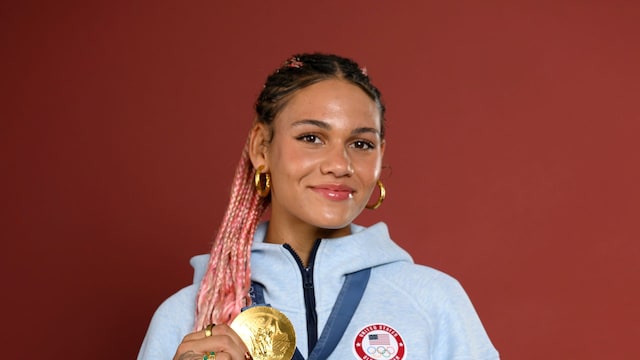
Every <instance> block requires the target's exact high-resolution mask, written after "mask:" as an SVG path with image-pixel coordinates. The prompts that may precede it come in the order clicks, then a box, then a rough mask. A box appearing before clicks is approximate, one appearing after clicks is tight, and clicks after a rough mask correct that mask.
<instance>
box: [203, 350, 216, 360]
mask: <svg viewBox="0 0 640 360" xmlns="http://www.w3.org/2000/svg"><path fill="white" fill-rule="evenodd" d="M202 360H216V352H215V351H212V352H210V353H209V354H204V356H203V357H202Z"/></svg>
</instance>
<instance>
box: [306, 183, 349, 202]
mask: <svg viewBox="0 0 640 360" xmlns="http://www.w3.org/2000/svg"><path fill="white" fill-rule="evenodd" d="M311 189H312V190H313V191H315V192H316V193H318V194H320V195H322V196H323V197H325V198H326V199H329V200H334V201H343V200H349V199H352V198H353V193H354V192H355V191H354V190H353V189H351V188H349V187H346V186H325V185H321V186H314V187H312V188H311Z"/></svg>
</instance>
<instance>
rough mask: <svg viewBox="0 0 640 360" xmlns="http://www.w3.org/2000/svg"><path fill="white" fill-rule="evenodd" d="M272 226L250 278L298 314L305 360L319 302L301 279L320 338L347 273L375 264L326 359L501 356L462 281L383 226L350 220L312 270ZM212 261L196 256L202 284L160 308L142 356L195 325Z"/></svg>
mask: <svg viewBox="0 0 640 360" xmlns="http://www.w3.org/2000/svg"><path fill="white" fill-rule="evenodd" d="M267 226H268V223H262V224H260V226H259V227H258V229H257V230H256V234H255V236H254V242H253V245H252V249H251V269H252V271H251V274H252V275H251V278H252V281H254V282H257V283H260V284H262V285H263V286H264V298H265V302H266V303H268V304H270V305H271V306H273V307H274V308H276V309H278V310H280V311H282V312H283V313H284V314H285V315H286V316H287V317H288V318H289V319H290V320H291V322H292V324H293V326H294V329H295V331H296V340H297V347H298V349H299V351H300V353H301V354H302V355H303V356H304V357H305V358H307V356H308V354H309V351H308V336H307V335H308V326H310V325H309V323H310V324H313V323H314V321H313V320H312V319H308V317H307V313H308V310H312V311H311V313H313V310H314V309H308V307H309V306H308V305H309V303H310V299H309V297H308V294H307V299H306V300H305V294H304V284H303V281H304V279H303V277H305V276H306V277H307V278H308V280H307V286H309V285H312V290H313V292H312V293H313V299H311V303H313V302H315V313H316V314H317V319H316V321H315V322H316V323H317V327H316V328H317V334H318V336H320V335H321V333H322V330H323V329H324V326H325V324H326V322H327V319H328V317H329V314H330V313H331V310H332V308H333V305H334V303H335V301H336V298H337V296H338V293H339V292H340V290H341V287H342V284H343V283H344V280H345V276H346V275H347V274H350V273H353V272H356V271H359V270H362V269H365V268H371V275H370V278H369V282H368V284H367V287H366V290H365V292H364V294H363V296H362V299H361V301H360V304H359V306H358V308H357V309H356V311H355V313H354V314H353V317H352V319H351V321H350V322H349V324H348V326H347V328H346V330H345V332H344V334H342V337H341V340H340V341H339V343H338V344H337V346H336V348H335V350H334V351H333V352H332V353H331V355H330V356H329V357H328V359H336V360H337V359H340V360H344V359H366V360H369V359H397V360H401V359H421V360H425V359H434V360H435V359H437V360H440V359H442V360H444V359H448V360H449V359H451V360H453V359H456V360H463V359H464V360H471V359H474V360H483V359H487V360H488V359H492V360H493V359H498V353H497V351H496V350H495V349H494V347H493V345H492V344H491V342H490V340H489V338H488V336H487V334H486V332H485V330H484V328H483V326H482V324H481V322H480V319H479V318H478V316H477V314H476V312H475V310H474V308H473V305H472V304H471V302H470V300H469V298H468V297H467V295H466V293H465V292H464V290H463V289H462V287H461V286H460V284H459V283H458V282H457V281H456V280H455V279H453V278H452V277H450V276H448V275H446V274H444V273H442V272H440V271H438V270H435V269H432V268H430V267H426V266H422V265H416V264H414V263H413V260H412V259H411V256H410V255H409V254H408V253H407V252H406V251H404V250H403V249H402V248H400V247H399V246H398V245H397V244H395V243H394V242H393V241H392V240H391V238H390V237H389V233H388V230H387V226H386V225H385V224H384V223H378V224H375V225H373V226H371V227H368V228H365V227H361V226H358V225H352V227H351V230H352V234H351V235H349V236H345V237H341V238H334V239H321V240H319V241H318V242H317V243H316V247H315V248H314V252H313V253H312V255H311V261H310V264H309V266H308V268H307V269H303V268H302V264H301V262H300V260H299V258H298V257H297V255H295V253H294V252H292V250H291V249H290V248H289V247H288V246H286V245H284V246H283V245H281V244H271V243H265V242H264V238H265V235H266V230H267ZM207 262H208V255H199V256H195V257H193V258H192V259H191V265H192V266H193V267H194V269H195V274H194V283H193V284H192V285H190V286H188V287H186V288H184V289H182V290H180V291H178V292H177V293H176V294H174V295H172V296H171V297H169V298H168V299H167V300H165V302H164V303H162V305H160V307H159V308H158V309H157V311H156V313H155V314H154V316H153V318H152V320H151V324H150V326H149V329H148V331H147V334H146V336H145V339H144V341H143V344H142V347H141V349H140V352H139V354H138V360H162V359H172V358H173V356H174V354H175V351H176V349H177V347H178V345H179V344H180V342H181V341H182V338H183V337H184V336H185V335H187V334H188V333H190V332H192V331H193V324H194V321H195V320H194V316H195V299H196V295H197V292H198V287H199V284H200V280H201V279H202V277H203V275H204V271H205V270H206V266H207ZM305 273H306V275H305ZM309 279H311V280H312V284H309ZM311 305H313V304H311ZM312 328H313V326H312ZM312 331H313V330H312Z"/></svg>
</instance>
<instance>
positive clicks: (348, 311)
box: [249, 268, 371, 360]
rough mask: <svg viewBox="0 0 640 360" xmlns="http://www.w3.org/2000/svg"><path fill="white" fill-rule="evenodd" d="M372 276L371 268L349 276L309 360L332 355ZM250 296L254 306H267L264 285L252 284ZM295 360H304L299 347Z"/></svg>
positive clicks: (317, 359) (321, 359) (294, 356)
mask: <svg viewBox="0 0 640 360" xmlns="http://www.w3.org/2000/svg"><path fill="white" fill-rule="evenodd" d="M370 275H371V269H370V268H367V269H363V270H360V271H356V272H354V273H351V274H347V276H346V278H345V280H344V284H342V289H340V293H339V294H338V297H337V299H336V302H335V304H334V305H333V309H332V310H331V314H330V315H329V319H328V320H327V323H326V324H325V326H324V329H323V330H322V334H320V338H319V339H318V342H317V343H316V346H315V347H314V348H313V351H312V352H311V354H309V359H308V360H324V359H326V358H328V357H329V355H331V353H332V352H333V350H334V349H335V348H336V346H337V345H338V343H339V342H340V339H341V338H342V335H344V331H345V330H346V329H347V325H349V322H350V321H351V318H352V317H353V314H354V313H355V311H356V309H357V308H358V305H359V304H360V299H362V295H363V294H364V290H365V289H366V288H367V283H368V282H369V276H370ZM249 295H250V296H251V300H252V302H253V304H265V301H264V286H263V285H262V284H260V283H256V282H251V289H250V290H249ZM265 305H267V306H268V304H265ZM293 360H304V357H303V356H302V354H300V351H299V350H298V348H297V347H296V352H295V354H293Z"/></svg>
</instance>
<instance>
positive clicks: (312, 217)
mask: <svg viewBox="0 0 640 360" xmlns="http://www.w3.org/2000/svg"><path fill="white" fill-rule="evenodd" d="M384 112H385V108H384V105H383V104H382V102H381V99H380V93H379V91H378V90H377V89H376V87H374V86H373V85H372V84H371V83H370V81H369V77H368V76H367V74H366V71H365V70H364V69H361V68H360V67H359V66H358V65H357V64H356V63H355V62H353V61H351V60H349V59H346V58H342V57H339V56H335V55H324V54H302V55H297V56H294V57H292V58H290V59H289V60H287V61H286V62H285V63H284V64H283V65H282V66H281V67H280V68H279V69H278V70H276V71H275V72H274V73H273V74H272V75H271V76H269V78H268V79H267V82H266V84H265V87H264V89H263V91H262V93H261V94H260V96H259V98H258V100H257V102H256V113H257V114H256V121H255V123H254V126H253V128H252V130H251V132H250V135H249V139H248V142H247V146H246V148H245V150H244V152H243V156H242V159H241V161H240V164H239V166H238V169H237V172H236V176H235V179H234V183H233V189H232V195H231V200H230V204H229V207H228V210H227V212H226V215H225V218H224V220H223V222H222V225H221V228H220V229H219V232H218V235H217V237H216V240H215V241H214V243H213V246H212V250H211V254H210V256H207V255H201V256H197V257H194V258H193V259H192V261H191V264H192V265H193V267H194V268H195V281H194V284H193V285H191V286H189V287H187V288H185V289H183V290H181V291H179V292H178V293H176V294H174V295H173V296H171V297H170V298H169V299H167V300H166V301H165V302H164V303H163V304H162V305H161V306H160V308H159V309H158V310H157V312H156V314H155V315H154V317H153V320H152V322H151V325H150V327H149V330H148V332H147V335H146V337H145V340H144V343H143V345H142V348H141V350H140V354H139V356H138V359H149V360H152V359H153V360H159V359H169V358H171V357H173V358H174V359H183V360H184V359H204V360H207V359H214V358H215V359H217V360H225V359H251V358H252V355H254V356H255V357H256V360H258V359H259V358H260V356H258V354H256V351H257V350H256V346H255V344H245V342H243V340H242V338H241V337H240V336H239V335H238V332H237V331H236V330H238V329H237V327H233V328H232V327H230V326H229V324H230V323H232V321H233V320H234V319H235V318H236V317H237V316H238V314H240V313H241V311H242V309H243V308H245V307H246V306H248V305H255V304H262V305H265V304H268V306H271V308H273V309H277V310H279V311H281V312H282V313H284V314H285V315H286V317H287V318H288V319H289V320H290V321H291V323H292V324H293V328H294V329H295V333H296V341H295V345H296V347H297V349H296V353H295V355H294V358H296V359H303V358H308V359H351V358H355V359H497V358H498V354H497V352H496V351H495V349H494V348H493V346H492V344H491V342H490V341H489V339H488V337H487V335H486V333H485V331H484V329H483V327H482V325H481V323H480V320H479V319H478V317H477V315H476V313H475V311H474V309H473V306H472V305H471V303H470V301H469V299H468V297H467V296H466V294H465V292H464V290H463V289H462V288H461V287H460V285H459V284H458V283H457V282H456V281H455V280H454V279H452V278H451V277H449V276H447V275H445V274H443V273H441V272H438V271H436V270H434V269H431V268H428V267H425V266H420V265H416V264H414V263H413V262H412V260H411V257H410V256H409V255H408V254H407V253H406V252H405V251H404V250H402V249H401V248H400V247H398V246H397V245H396V244H395V243H394V242H393V241H392V240H391V239H390V237H389V234H388V232H387V228H386V226H385V224H384V223H378V224H376V225H373V226H371V227H368V228H365V227H361V226H357V225H354V224H353V221H354V219H355V218H356V217H357V216H358V215H359V214H360V213H361V212H362V211H363V209H364V208H365V207H369V208H375V207H377V206H380V204H381V202H382V200H383V199H384V186H383V185H382V183H381V182H380V169H381V162H382V157H383V154H384V149H385V140H384V135H385V132H384ZM376 189H378V190H379V195H377V196H378V197H377V199H378V200H370V198H371V197H372V194H373V192H374V190H376ZM376 192H377V193H378V191H376ZM374 197H375V196H374ZM267 206H270V207H271V213H270V219H269V221H268V222H266V223H262V224H258V223H259V219H260V218H261V217H262V215H263V213H264V211H265V209H266V208H267ZM262 309H264V308H262ZM247 313H248V312H247ZM247 313H243V314H247ZM214 324H217V325H214ZM234 329H235V330H234ZM264 329H267V328H265V327H260V328H259V330H264ZM269 329H273V328H271V327H270V328H269ZM265 331H266V330H265ZM256 336H257V335H256ZM270 339H271V338H270ZM245 341H246V338H245ZM248 345H249V346H250V347H251V348H252V351H253V354H252V353H250V352H249V348H248V347H247V346H248ZM176 349H177V350H176ZM272 355H273V354H272ZM270 358H278V357H277V356H272V357H270ZM280 358H281V357H280Z"/></svg>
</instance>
